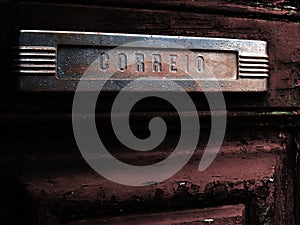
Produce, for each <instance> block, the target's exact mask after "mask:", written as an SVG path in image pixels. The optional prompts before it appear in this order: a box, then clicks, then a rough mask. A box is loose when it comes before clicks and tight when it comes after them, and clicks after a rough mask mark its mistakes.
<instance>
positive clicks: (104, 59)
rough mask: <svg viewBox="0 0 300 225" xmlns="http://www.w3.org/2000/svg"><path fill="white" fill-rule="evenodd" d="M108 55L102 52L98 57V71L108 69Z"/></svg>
mask: <svg viewBox="0 0 300 225" xmlns="http://www.w3.org/2000/svg"><path fill="white" fill-rule="evenodd" d="M108 62H109V55H108V54H107V53H105V52H102V53H101V55H100V69H101V70H102V71H107V69H108V67H109V63H108Z"/></svg>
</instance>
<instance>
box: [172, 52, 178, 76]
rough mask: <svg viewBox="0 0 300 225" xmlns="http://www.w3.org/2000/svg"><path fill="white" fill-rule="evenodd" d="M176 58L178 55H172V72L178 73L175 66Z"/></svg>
mask: <svg viewBox="0 0 300 225" xmlns="http://www.w3.org/2000/svg"><path fill="white" fill-rule="evenodd" d="M176 59H177V55H170V72H172V73H177V68H175V66H176V61H175V60H176Z"/></svg>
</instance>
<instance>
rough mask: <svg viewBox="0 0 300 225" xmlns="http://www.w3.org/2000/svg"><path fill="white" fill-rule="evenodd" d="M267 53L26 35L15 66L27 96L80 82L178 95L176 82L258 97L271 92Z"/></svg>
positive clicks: (129, 39)
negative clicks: (132, 83)
mask: <svg viewBox="0 0 300 225" xmlns="http://www.w3.org/2000/svg"><path fill="white" fill-rule="evenodd" d="M266 48H267V44H266V42H265V41H252V40H238V39H223V38H202V37H173V36H158V35H153V36H152V35H135V34H111V33H96V32H62V31H39V30H22V31H20V36H19V43H18V46H15V47H14V48H13V55H14V63H13V64H14V72H15V73H16V74H17V76H18V79H19V89H20V90H23V91H75V90H76V87H77V85H78V82H79V81H80V80H81V79H85V80H90V81H91V82H92V81H93V82H95V83H96V82H102V81H103V82H107V79H109V85H106V86H105V88H104V89H103V90H105V91H120V90H121V89H122V88H124V87H125V86H126V85H127V84H128V83H129V82H130V81H132V80H135V79H138V78H144V79H143V80H141V81H140V82H141V85H140V86H136V87H135V88H134V89H133V91H147V90H156V89H155V88H156V87H157V90H161V89H162V87H163V88H164V89H165V90H167V91H173V89H172V85H171V86H164V82H166V81H170V80H172V81H174V82H176V83H178V84H179V85H180V86H181V87H183V88H184V89H185V90H186V91H191V92H195V91H196V92H198V91H200V92H201V91H212V92H213V91H220V90H221V91H226V92H253V91H254V92H259V91H266V90H267V78H268V76H269V75H268V73H269V71H268V55H267V49H266ZM87 71H88V72H89V76H85V74H86V73H87ZM216 80H217V81H218V83H219V86H218V87H216V86H215V81H216ZM148 85H149V87H150V86H151V89H148V88H147V86H148ZM92 86H93V85H91V88H90V89H91V90H93V87H92ZM153 87H154V88H153Z"/></svg>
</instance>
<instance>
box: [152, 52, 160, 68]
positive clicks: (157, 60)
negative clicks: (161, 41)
mask: <svg viewBox="0 0 300 225" xmlns="http://www.w3.org/2000/svg"><path fill="white" fill-rule="evenodd" d="M152 72H154V73H155V72H158V73H159V72H161V55H160V54H153V55H152Z"/></svg>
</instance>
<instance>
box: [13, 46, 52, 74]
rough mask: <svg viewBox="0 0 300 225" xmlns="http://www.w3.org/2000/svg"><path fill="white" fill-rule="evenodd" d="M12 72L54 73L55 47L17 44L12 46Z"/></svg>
mask: <svg viewBox="0 0 300 225" xmlns="http://www.w3.org/2000/svg"><path fill="white" fill-rule="evenodd" d="M13 55H14V62H13V68H14V72H16V73H19V74H37V75H43V74H55V73H56V47H49V46H17V47H14V48H13Z"/></svg>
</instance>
